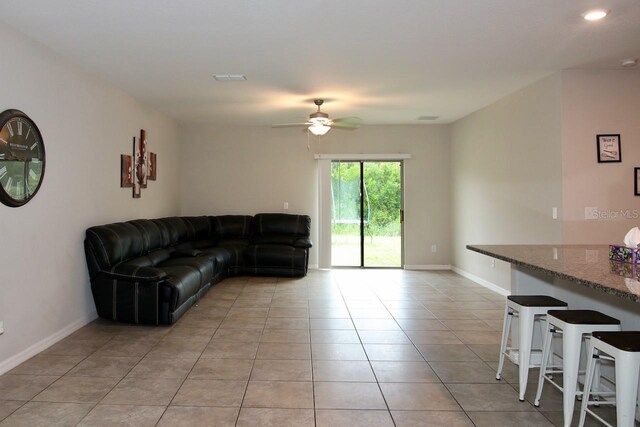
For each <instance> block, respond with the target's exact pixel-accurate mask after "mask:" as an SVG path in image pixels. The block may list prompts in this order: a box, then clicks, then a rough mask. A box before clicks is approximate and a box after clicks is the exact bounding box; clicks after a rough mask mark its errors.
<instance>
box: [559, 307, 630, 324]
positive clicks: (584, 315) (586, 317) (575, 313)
mask: <svg viewBox="0 0 640 427" xmlns="http://www.w3.org/2000/svg"><path fill="white" fill-rule="evenodd" d="M549 314H551V315H552V316H553V317H555V318H556V319H558V320H561V321H563V322H565V323H570V324H572V325H619V324H620V321H619V320H618V319H616V318H614V317H611V316H607V315H606V314H604V313H600V312H599V311H594V310H565V311H558V310H553V313H551V312H550V313H549Z"/></svg>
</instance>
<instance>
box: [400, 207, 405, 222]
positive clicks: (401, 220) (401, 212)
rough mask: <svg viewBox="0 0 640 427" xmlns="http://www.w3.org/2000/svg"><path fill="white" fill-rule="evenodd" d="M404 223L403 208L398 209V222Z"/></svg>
mask: <svg viewBox="0 0 640 427" xmlns="http://www.w3.org/2000/svg"><path fill="white" fill-rule="evenodd" d="M403 223H404V209H400V224H403Z"/></svg>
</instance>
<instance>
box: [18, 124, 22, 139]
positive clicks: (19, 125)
mask: <svg viewBox="0 0 640 427" xmlns="http://www.w3.org/2000/svg"><path fill="white" fill-rule="evenodd" d="M18 135H20V136H22V122H18Z"/></svg>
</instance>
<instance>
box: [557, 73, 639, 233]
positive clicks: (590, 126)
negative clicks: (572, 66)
mask: <svg viewBox="0 0 640 427" xmlns="http://www.w3.org/2000/svg"><path fill="white" fill-rule="evenodd" d="M562 82H563V83H562V105H563V129H562V145H563V147H562V167H563V191H564V242H565V243H604V244H608V243H615V242H618V243H622V238H623V237H624V235H625V233H626V232H627V231H628V230H629V229H630V228H631V227H635V226H638V225H640V197H638V196H635V195H634V188H633V179H634V177H633V168H634V167H640V71H638V70H569V71H564V72H563V73H562ZM610 133H613V134H620V135H621V140H622V150H621V152H622V163H601V164H598V163H597V160H596V159H597V157H596V135H597V134H610ZM585 207H595V208H598V210H599V211H600V212H601V215H598V219H595V220H586V219H585ZM609 212H610V213H611V214H608V213H609ZM620 212H622V213H623V214H620Z"/></svg>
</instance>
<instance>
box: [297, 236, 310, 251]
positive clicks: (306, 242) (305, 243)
mask: <svg viewBox="0 0 640 427" xmlns="http://www.w3.org/2000/svg"><path fill="white" fill-rule="evenodd" d="M312 246H313V244H312V243H311V239H308V238H306V237H305V238H302V239H296V240H295V241H294V242H293V247H295V248H304V249H309V248H311V247H312Z"/></svg>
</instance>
